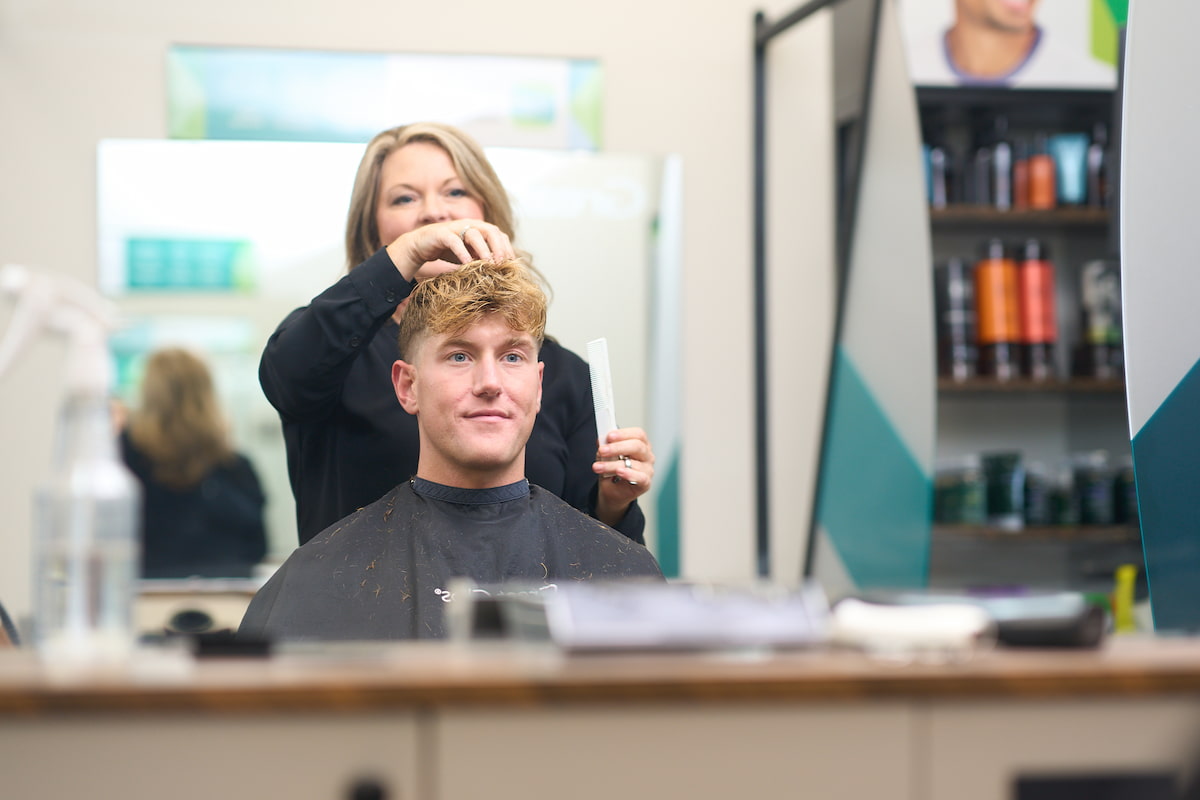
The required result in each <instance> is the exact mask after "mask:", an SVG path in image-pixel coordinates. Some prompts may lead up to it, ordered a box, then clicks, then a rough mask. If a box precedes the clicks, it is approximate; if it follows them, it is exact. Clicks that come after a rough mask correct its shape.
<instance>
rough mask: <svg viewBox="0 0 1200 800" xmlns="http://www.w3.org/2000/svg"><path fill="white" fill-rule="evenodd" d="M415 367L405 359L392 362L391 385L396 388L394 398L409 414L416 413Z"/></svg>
mask: <svg viewBox="0 0 1200 800" xmlns="http://www.w3.org/2000/svg"><path fill="white" fill-rule="evenodd" d="M416 382H417V368H416V367H414V366H413V365H412V364H409V363H408V362H407V361H399V360H397V361H396V363H394V364H392V386H393V387H395V389H396V399H397V400H399V401H400V405H401V407H403V408H404V410H405V411H407V412H408V413H410V414H413V415H415V414H416V413H417V390H416Z"/></svg>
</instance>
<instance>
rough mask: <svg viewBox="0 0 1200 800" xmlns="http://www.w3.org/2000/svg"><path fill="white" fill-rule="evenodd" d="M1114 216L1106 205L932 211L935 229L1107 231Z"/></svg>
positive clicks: (962, 207)
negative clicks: (1095, 206) (1103, 206)
mask: <svg viewBox="0 0 1200 800" xmlns="http://www.w3.org/2000/svg"><path fill="white" fill-rule="evenodd" d="M1111 217H1112V215H1111V214H1110V213H1109V211H1108V209H1106V208H1089V207H1086V206H1064V207H1061V208H1052V209H1046V210H1039V209H1008V210H1005V211H1001V210H1000V209H996V208H991V207H989V206H981V205H968V204H957V205H948V206H944V207H942V208H931V209H930V210H929V221H930V224H931V225H932V227H933V230H934V231H939V230H951V229H960V228H975V227H979V226H987V227H990V228H996V229H1000V228H1005V227H1009V226H1011V227H1019V228H1023V229H1028V230H1042V229H1058V228H1091V229H1095V230H1100V231H1106V230H1107V229H1108V226H1109V223H1110V221H1111Z"/></svg>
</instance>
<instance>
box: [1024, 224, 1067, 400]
mask: <svg viewBox="0 0 1200 800" xmlns="http://www.w3.org/2000/svg"><path fill="white" fill-rule="evenodd" d="M1017 283H1018V287H1019V288H1018V293H1019V296H1020V311H1021V356H1022V362H1023V363H1022V367H1023V371H1024V373H1025V375H1026V376H1027V377H1029V378H1032V379H1033V380H1036V381H1046V380H1051V379H1053V378H1054V374H1055V370H1054V348H1055V345H1056V344H1057V342H1058V315H1057V314H1056V313H1055V307H1054V304H1055V300H1054V264H1053V263H1052V262H1051V261H1050V256H1049V253H1048V252H1047V250H1046V248H1045V247H1044V246H1043V245H1042V243H1041V242H1040V241H1038V240H1037V239H1029V240H1028V241H1026V242H1025V252H1024V257H1023V258H1022V260H1021V264H1020V266H1019V267H1018V270H1017Z"/></svg>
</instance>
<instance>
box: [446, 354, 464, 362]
mask: <svg viewBox="0 0 1200 800" xmlns="http://www.w3.org/2000/svg"><path fill="white" fill-rule="evenodd" d="M450 360H451V361H453V362H455V363H458V364H461V363H462V362H464V361H466V360H467V354H466V353H452V354H451V355H450Z"/></svg>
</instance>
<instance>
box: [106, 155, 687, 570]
mask: <svg viewBox="0 0 1200 800" xmlns="http://www.w3.org/2000/svg"><path fill="white" fill-rule="evenodd" d="M362 150H363V145H361V144H329V143H301V142H252V141H204V140H199V141H187V140H107V141H103V142H101V143H100V145H99V148H98V154H97V168H98V180H97V186H98V200H97V205H98V237H99V270H100V273H99V276H100V286H101V288H102V290H103V291H104V292H105V293H106V294H108V295H110V296H112V297H113V298H114V299H115V300H116V302H117V303H118V304H119V307H120V309H121V311H122V312H123V314H124V315H125V318H126V321H127V323H128V324H127V326H126V327H125V328H124V329H123V330H122V331H120V332H119V334H118V335H117V336H116V337H115V338H114V340H113V347H114V351H115V352H116V355H117V361H118V368H119V370H120V390H121V392H122V394H123V396H124V398H125V399H126V400H127V401H128V402H131V403H132V402H136V394H135V393H134V392H135V391H136V388H137V385H138V381H139V377H140V369H141V363H142V359H143V356H144V355H145V354H146V353H147V352H148V351H150V350H152V349H154V348H157V347H160V346H163V345H167V344H182V345H186V346H190V347H193V348H195V349H196V350H198V351H200V352H202V353H203V354H205V355H206V357H207V358H208V359H209V361H210V363H211V365H212V368H213V372H214V375H215V378H216V382H217V385H218V392H219V394H220V396H221V399H222V401H223V404H224V408H225V410H226V412H227V413H228V414H229V416H230V421H231V425H232V428H233V434H234V439H235V442H236V445H237V447H238V448H239V449H240V450H241V451H243V452H244V453H245V454H246V455H247V456H248V457H249V458H250V459H251V460H252V461H253V462H254V464H255V466H256V468H257V469H258V472H259V475H260V478H261V480H262V482H263V484H264V488H265V490H266V492H267V494H268V507H267V515H268V535H269V540H270V550H269V554H268V561H278V560H280V559H282V558H283V557H285V556H286V555H287V554H288V553H290V552H291V550H292V549H293V548H294V547H295V546H296V529H295V514H294V504H293V498H292V494H291V488H290V486H289V483H288V476H287V467H286V461H285V456H284V444H283V436H282V432H281V430H280V425H279V419H278V416H277V414H276V412H275V410H274V409H273V408H272V407H271V406H270V405H269V404H268V403H267V401H266V399H265V398H264V397H263V394H262V391H261V389H260V387H259V383H258V360H259V355H260V354H261V352H262V348H263V345H264V343H265V342H266V340H267V337H268V336H269V335H270V334H271V332H272V331H273V330H274V329H275V327H276V326H277V325H278V324H279V322H280V321H281V320H282V319H283V318H284V316H285V315H286V314H287V313H288V312H289V311H291V310H292V309H293V308H295V307H297V306H300V305H303V304H306V303H307V302H308V301H309V300H310V299H311V298H312V297H313V296H314V295H316V294H317V293H319V292H320V291H321V290H322V289H324V288H325V287H327V286H329V285H330V284H331V283H333V282H334V281H335V280H337V279H338V278H339V277H340V276H341V275H342V274H344V271H345V266H344V254H343V253H344V251H343V247H342V239H343V230H344V224H345V217H346V208H347V205H348V202H349V197H350V189H351V185H352V182H353V178H354V173H355V170H356V168H357V166H358V161H359V158H360V157H361V155H362ZM488 157H489V159H491V161H492V163H493V165H494V166H495V167H496V170H497V172H498V174H499V176H500V178H501V181H502V182H503V183H504V185H505V187H506V188H507V190H508V191H509V194H510V196H511V198H512V201H513V205H514V210H515V212H516V219H517V243H518V245H519V246H520V247H521V248H523V249H525V250H527V251H528V252H530V253H531V254H532V255H533V259H534V263H535V264H536V265H537V267H538V268H539V269H540V270H541V271H542V272H543V274H545V276H546V277H547V279H548V281H549V283H550V287H551V289H552V292H553V295H552V298H551V306H550V318H549V323H548V326H547V332H548V333H549V334H550V335H553V336H555V337H556V338H557V339H558V340H559V341H561V342H562V343H563V344H564V345H565V346H566V347H568V348H570V349H571V350H573V351H574V352H576V353H578V354H580V355H581V356H583V355H584V354H585V353H586V345H587V342H588V341H589V340H591V339H595V338H598V337H601V336H603V337H606V338H607V339H608V344H609V350H610V354H611V360H612V365H613V382H614V387H615V394H616V410H617V419H618V423H619V424H621V425H626V426H629V425H638V426H641V427H644V428H646V429H647V431H648V432H649V434H650V436H651V441H652V443H653V445H654V448H655V453H656V455H657V477H656V481H655V487H654V489H653V490H652V492H651V493H650V494H649V495H648V496H647V497H646V498H645V499H644V500H643V505H644V507H645V510H646V517H647V529H646V539H647V543H648V544H650V545H651V547H653V548H655V549H656V552H658V553H659V554H660V559H661V560H663V561H664V562H665V563H664V567H665V568H668V569H669V567H670V564H671V562H672V558H671V553H673V552H677V546H678V545H677V541H678V531H677V523H676V522H675V521H676V520H678V512H677V496H676V493H675V491H674V488H673V487H675V486H677V478H676V475H677V463H678V452H679V435H678V431H679V422H678V418H679V405H680V404H679V399H678V397H677V393H678V386H679V374H678V370H679V367H678V365H679V363H680V355H681V353H680V345H679V341H678V336H679V307H678V305H677V303H678V297H679V289H680V249H681V248H680V245H681V237H680V215H681V207H680V192H681V186H680V166H679V163H678V159H677V158H674V157H655V156H644V155H622V154H610V153H595V152H571V151H562V150H533V149H515V148H488ZM674 560H675V562H676V563H677V557H676V558H675V559H674Z"/></svg>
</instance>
